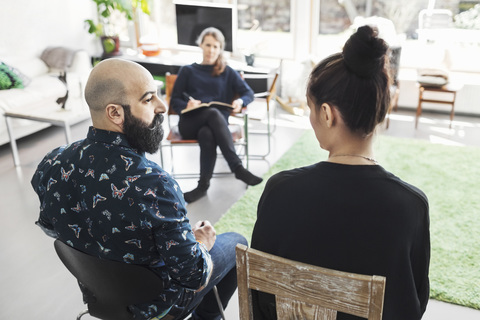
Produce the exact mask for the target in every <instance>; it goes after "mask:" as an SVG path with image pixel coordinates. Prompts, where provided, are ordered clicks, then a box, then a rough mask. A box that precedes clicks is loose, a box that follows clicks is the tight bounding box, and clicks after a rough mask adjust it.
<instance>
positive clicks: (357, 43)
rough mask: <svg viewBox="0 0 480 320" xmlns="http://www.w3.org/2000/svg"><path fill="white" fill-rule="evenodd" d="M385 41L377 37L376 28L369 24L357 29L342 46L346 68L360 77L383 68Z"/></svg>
mask: <svg viewBox="0 0 480 320" xmlns="http://www.w3.org/2000/svg"><path fill="white" fill-rule="evenodd" d="M387 50H388V45H387V43H386V42H385V41H384V40H382V39H380V38H378V30H377V29H376V28H372V27H370V26H362V27H360V28H358V29H357V32H355V33H354V34H353V35H352V36H351V37H350V38H349V39H348V40H347V42H346V43H345V46H344V47H343V60H344V61H345V64H346V66H347V68H348V69H349V70H350V71H351V72H353V73H354V74H356V75H358V76H359V77H362V78H370V77H372V76H374V75H375V74H376V73H377V72H379V71H380V70H382V69H383V67H384V65H385V54H386V52H387Z"/></svg>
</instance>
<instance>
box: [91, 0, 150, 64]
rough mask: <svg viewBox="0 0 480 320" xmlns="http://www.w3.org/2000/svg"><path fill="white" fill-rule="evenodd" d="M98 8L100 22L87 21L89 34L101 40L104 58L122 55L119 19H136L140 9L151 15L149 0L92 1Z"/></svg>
mask: <svg viewBox="0 0 480 320" xmlns="http://www.w3.org/2000/svg"><path fill="white" fill-rule="evenodd" d="M92 1H93V2H95V4H96V6H97V17H98V22H97V23H95V22H94V21H93V20H92V19H87V20H85V24H86V26H87V27H88V32H89V33H91V34H95V35H96V36H97V37H99V38H100V40H101V43H102V48H103V57H108V56H115V55H118V54H120V50H119V47H120V40H119V37H118V35H119V26H118V19H119V18H121V17H123V18H125V19H127V20H133V19H134V18H135V11H136V10H137V8H140V9H141V10H142V11H143V12H144V13H146V14H150V6H149V0H92Z"/></svg>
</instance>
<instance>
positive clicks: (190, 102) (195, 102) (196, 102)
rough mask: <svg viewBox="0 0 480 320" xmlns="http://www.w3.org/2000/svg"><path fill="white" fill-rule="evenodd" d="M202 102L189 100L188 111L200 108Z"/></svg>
mask: <svg viewBox="0 0 480 320" xmlns="http://www.w3.org/2000/svg"><path fill="white" fill-rule="evenodd" d="M201 103H202V102H201V101H200V100H195V99H190V100H188V103H187V107H186V109H192V108H196V107H198V106H199V105H200V104H201Z"/></svg>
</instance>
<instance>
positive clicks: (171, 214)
mask: <svg viewBox="0 0 480 320" xmlns="http://www.w3.org/2000/svg"><path fill="white" fill-rule="evenodd" d="M159 190H160V189H159ZM157 198H158V202H157V206H156V208H158V213H155V216H156V217H157V219H159V223H158V225H157V227H156V228H155V231H154V237H155V243H156V247H157V251H158V252H159V254H160V257H161V258H162V260H163V262H164V264H165V266H166V268H167V270H168V273H169V275H170V278H171V280H172V281H173V282H176V283H178V284H179V285H181V286H182V287H185V288H189V289H192V290H199V289H202V288H203V287H205V285H206V284H207V283H208V280H209V278H210V275H211V271H212V260H211V256H210V254H209V253H208V251H207V249H206V247H205V246H204V245H202V244H200V243H199V242H197V241H196V239H195V236H194V234H193V232H192V228H191V225H190V223H189V220H188V218H187V216H186V209H185V207H184V201H183V196H182V195H181V190H180V189H179V188H178V186H177V185H176V183H175V182H174V181H173V180H170V181H169V182H167V183H165V188H164V190H161V191H157ZM156 208H154V210H155V209H156Z"/></svg>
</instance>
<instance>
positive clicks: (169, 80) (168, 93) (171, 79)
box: [165, 73, 177, 115]
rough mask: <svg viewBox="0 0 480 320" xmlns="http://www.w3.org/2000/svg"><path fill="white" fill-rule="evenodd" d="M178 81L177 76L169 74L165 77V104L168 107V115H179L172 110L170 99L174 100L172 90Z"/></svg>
mask: <svg viewBox="0 0 480 320" xmlns="http://www.w3.org/2000/svg"><path fill="white" fill-rule="evenodd" d="M176 80H177V75H176V74H170V73H167V74H166V75H165V102H166V103H167V105H168V115H171V114H177V113H176V112H175V111H174V110H173V108H170V99H171V98H172V90H173V86H174V85H175V81H176Z"/></svg>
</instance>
